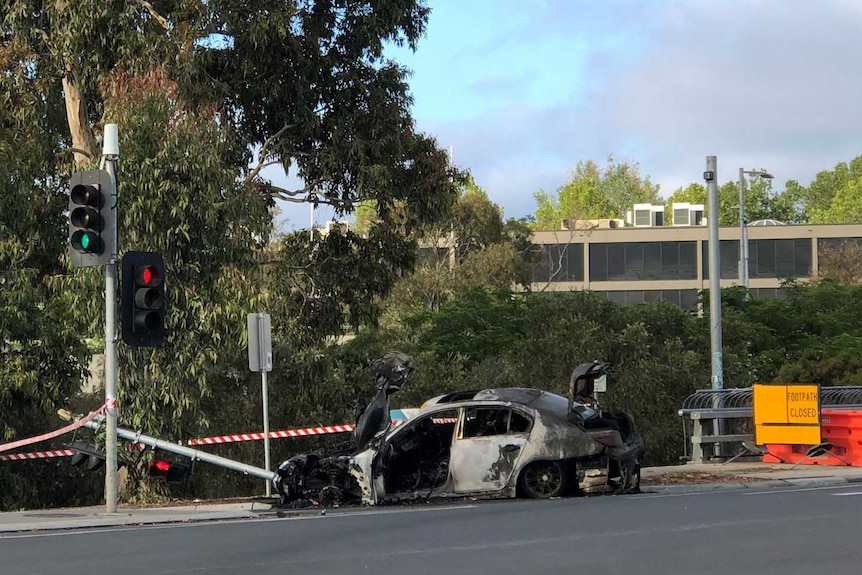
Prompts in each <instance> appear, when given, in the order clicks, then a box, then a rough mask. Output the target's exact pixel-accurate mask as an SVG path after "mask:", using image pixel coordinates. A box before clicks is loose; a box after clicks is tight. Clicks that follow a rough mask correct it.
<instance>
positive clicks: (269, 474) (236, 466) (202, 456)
mask: <svg viewBox="0 0 862 575" xmlns="http://www.w3.org/2000/svg"><path fill="white" fill-rule="evenodd" d="M104 420H105V417H104V416H102V415H100V416H98V417H96V418H94V419H93V421H89V422H87V423H85V424H84V426H86V427H89V428H90V429H92V430H97V429H99V427H100V425H101V424H102V423H103V422H104ZM117 436H119V437H122V438H123V439H128V440H129V441H131V442H132V443H138V444H141V445H146V446H148V447H152V448H153V449H161V450H162V451H168V452H170V453H176V454H177V455H182V456H185V457H188V458H190V459H191V460H192V461H204V462H206V463H211V464H213V465H217V466H219V467H224V468H226V469H232V470H233V471H239V472H240V473H243V474H245V475H252V476H254V477H260V478H261V479H266V480H272V478H273V477H274V476H275V472H273V471H267V470H266V469H262V468H260V467H255V466H254V465H248V464H246V463H240V462H239V461H234V460H233V459H228V458H226V457H219V456H218V455H213V454H211V453H206V452H204V451H199V450H197V449H192V448H190V447H183V446H182V445H177V444H176V443H171V442H170V441H165V440H164V439H158V438H155V437H152V436H150V435H144V434H142V433H137V432H135V431H130V430H128V429H123V428H121V427H117Z"/></svg>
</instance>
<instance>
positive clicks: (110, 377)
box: [102, 124, 119, 513]
mask: <svg viewBox="0 0 862 575" xmlns="http://www.w3.org/2000/svg"><path fill="white" fill-rule="evenodd" d="M103 140H104V143H103V146H102V157H103V159H104V161H105V171H106V172H108V173H109V174H110V175H111V200H110V201H111V216H110V217H111V221H110V222H109V224H108V225H109V227H110V230H111V232H110V233H112V234H113V235H114V241H113V242H111V245H112V246H113V247H112V249H111V254H110V258H109V259H108V263H106V264H105V405H106V406H107V412H106V420H107V426H106V431H107V433H106V438H105V513H116V512H117V498H118V493H119V489H118V487H117V416H118V414H117V251H118V250H117V189H118V183H117V162H118V160H119V138H118V134H117V125H116V124H107V125H106V126H105V133H104V139H103Z"/></svg>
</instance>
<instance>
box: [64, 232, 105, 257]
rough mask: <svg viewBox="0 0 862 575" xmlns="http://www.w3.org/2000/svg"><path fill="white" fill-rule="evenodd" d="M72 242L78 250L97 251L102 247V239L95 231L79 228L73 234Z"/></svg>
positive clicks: (84, 251) (85, 251)
mask: <svg viewBox="0 0 862 575" xmlns="http://www.w3.org/2000/svg"><path fill="white" fill-rule="evenodd" d="M71 244H72V249H73V250H75V251H76V252H82V253H95V252H98V251H99V250H100V249H101V245H102V240H100V239H99V236H97V235H96V234H94V233H93V232H85V231H83V230H78V231H77V232H75V233H74V234H72V241H71Z"/></svg>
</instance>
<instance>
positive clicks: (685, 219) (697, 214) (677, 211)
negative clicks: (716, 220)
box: [672, 202, 706, 226]
mask: <svg viewBox="0 0 862 575" xmlns="http://www.w3.org/2000/svg"><path fill="white" fill-rule="evenodd" d="M672 209H673V225H674V226H705V225H706V219H704V217H703V204H690V203H688V202H674V203H673V208H672Z"/></svg>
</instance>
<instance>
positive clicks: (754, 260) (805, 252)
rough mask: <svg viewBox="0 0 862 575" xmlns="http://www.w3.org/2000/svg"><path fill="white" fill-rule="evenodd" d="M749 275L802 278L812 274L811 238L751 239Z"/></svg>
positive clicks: (756, 276) (753, 276) (749, 244)
mask: <svg viewBox="0 0 862 575" xmlns="http://www.w3.org/2000/svg"><path fill="white" fill-rule="evenodd" d="M748 251H749V253H748V276H749V277H752V278H802V277H810V276H811V240H810V239H805V238H799V239H788V240H749V242H748Z"/></svg>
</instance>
